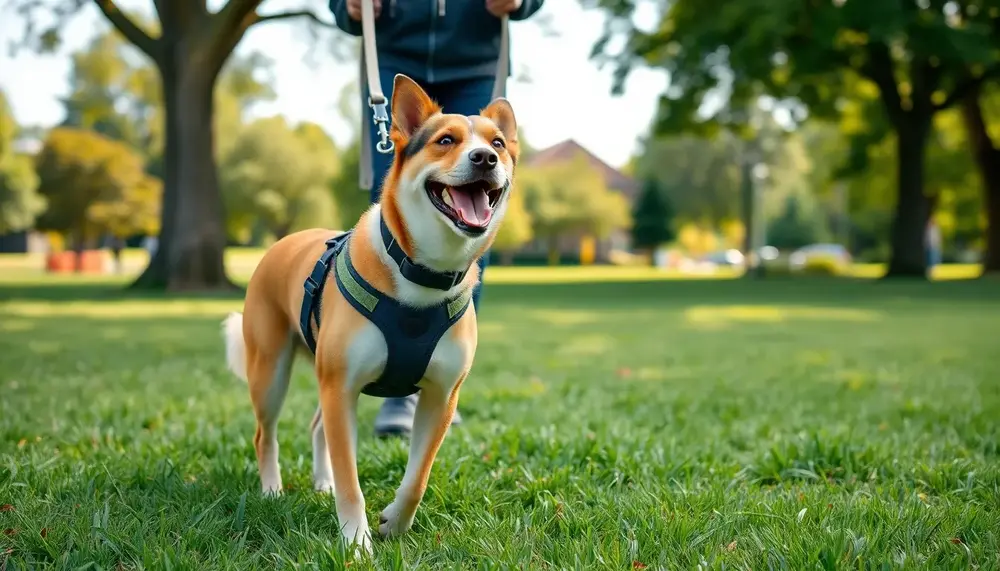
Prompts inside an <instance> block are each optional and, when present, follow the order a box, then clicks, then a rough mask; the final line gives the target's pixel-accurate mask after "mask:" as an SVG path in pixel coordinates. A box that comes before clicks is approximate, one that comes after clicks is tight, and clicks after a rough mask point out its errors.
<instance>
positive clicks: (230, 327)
mask: <svg viewBox="0 0 1000 571" xmlns="http://www.w3.org/2000/svg"><path fill="white" fill-rule="evenodd" d="M222 335H223V337H225V339H226V365H227V366H228V367H229V370H230V371H232V372H233V373H236V376H237V377H239V378H241V379H243V381H244V382H245V381H246V380H247V346H246V342H245V341H244V340H243V314H242V313H240V312H238V311H234V312H233V313H230V314H229V315H228V316H226V319H225V320H224V321H223V322H222Z"/></svg>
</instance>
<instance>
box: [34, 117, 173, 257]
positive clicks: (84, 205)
mask: <svg viewBox="0 0 1000 571" xmlns="http://www.w3.org/2000/svg"><path fill="white" fill-rule="evenodd" d="M35 161H36V162H35V165H36V170H37V172H38V177H39V182H40V184H39V188H38V190H39V193H41V194H42V196H44V197H45V198H46V199H47V201H48V208H47V210H46V211H45V213H44V214H43V215H42V216H40V217H39V219H38V227H39V228H40V229H42V230H53V231H58V232H62V233H64V234H67V235H68V236H69V237H70V239H71V241H72V244H73V248H74V249H75V250H77V251H81V250H83V249H84V248H85V247H86V246H87V244H88V243H92V242H93V241H94V240H96V239H98V238H100V237H101V236H104V235H106V234H109V233H110V234H115V235H117V236H120V237H121V236H126V235H128V234H133V233H138V232H150V233H152V232H155V231H156V230H157V226H158V222H159V218H160V212H159V205H160V198H161V193H162V187H161V183H160V181H159V180H158V179H155V178H152V177H150V176H149V175H147V174H146V172H145V169H144V164H143V161H142V157H141V156H139V154H138V153H136V152H135V151H133V150H132V149H130V148H129V147H127V146H125V145H124V144H123V143H121V142H118V141H114V140H112V139H109V138H107V137H105V136H103V135H101V134H99V133H96V132H94V131H81V130H77V129H71V128H57V129H53V130H52V131H51V132H49V135H48V138H47V139H46V140H45V143H44V145H43V146H42V149H41V151H39V153H38V156H37V157H36V158H35Z"/></svg>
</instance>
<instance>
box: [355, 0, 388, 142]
mask: <svg viewBox="0 0 1000 571" xmlns="http://www.w3.org/2000/svg"><path fill="white" fill-rule="evenodd" d="M361 38H362V42H363V43H362V46H361V50H362V54H363V55H364V62H365V63H364V67H365V68H364V75H365V76H367V78H368V106H369V107H371V108H372V118H373V120H374V121H375V127H376V128H377V129H378V136H379V142H378V144H377V145H376V146H375V148H376V149H377V150H378V152H380V153H382V154H386V153H391V152H392V150H393V148H394V147H395V145H394V144H393V142H392V141H391V140H390V139H389V113H388V111H387V110H386V103H388V101H389V100H388V99H386V97H385V94H384V93H382V80H381V78H380V77H379V74H378V52H376V51H375V3H374V1H373V0H361Z"/></svg>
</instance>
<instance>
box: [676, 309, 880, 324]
mask: <svg viewBox="0 0 1000 571" xmlns="http://www.w3.org/2000/svg"><path fill="white" fill-rule="evenodd" d="M684 318H685V319H686V320H687V321H688V322H691V323H706V322H707V323H719V322H722V323H725V322H730V321H735V322H740V321H742V322H755V321H756V322H769V323H779V322H783V321H790V320H818V321H858V322H868V321H876V320H878V319H881V318H882V315H881V314H880V312H876V311H870V310H861V309H848V308H841V307H816V306H795V305H782V306H777V305H717V306H709V305H699V306H694V307H690V308H688V309H686V310H685V311H684Z"/></svg>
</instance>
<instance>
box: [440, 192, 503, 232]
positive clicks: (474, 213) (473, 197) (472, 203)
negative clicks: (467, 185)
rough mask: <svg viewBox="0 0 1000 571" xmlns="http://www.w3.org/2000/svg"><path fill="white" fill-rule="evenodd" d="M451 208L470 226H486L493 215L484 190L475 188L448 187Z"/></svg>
mask: <svg viewBox="0 0 1000 571" xmlns="http://www.w3.org/2000/svg"><path fill="white" fill-rule="evenodd" d="M448 193H449V194H450V195H451V204H452V208H454V209H455V212H458V215H459V216H460V217H461V218H462V221H463V222H465V223H466V224H469V225H472V226H486V225H487V224H489V222H490V218H491V217H492V216H493V209H492V208H490V204H489V198H488V197H487V196H486V191H484V190H482V189H479V188H475V189H472V190H464V189H463V190H458V189H455V188H449V189H448Z"/></svg>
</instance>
